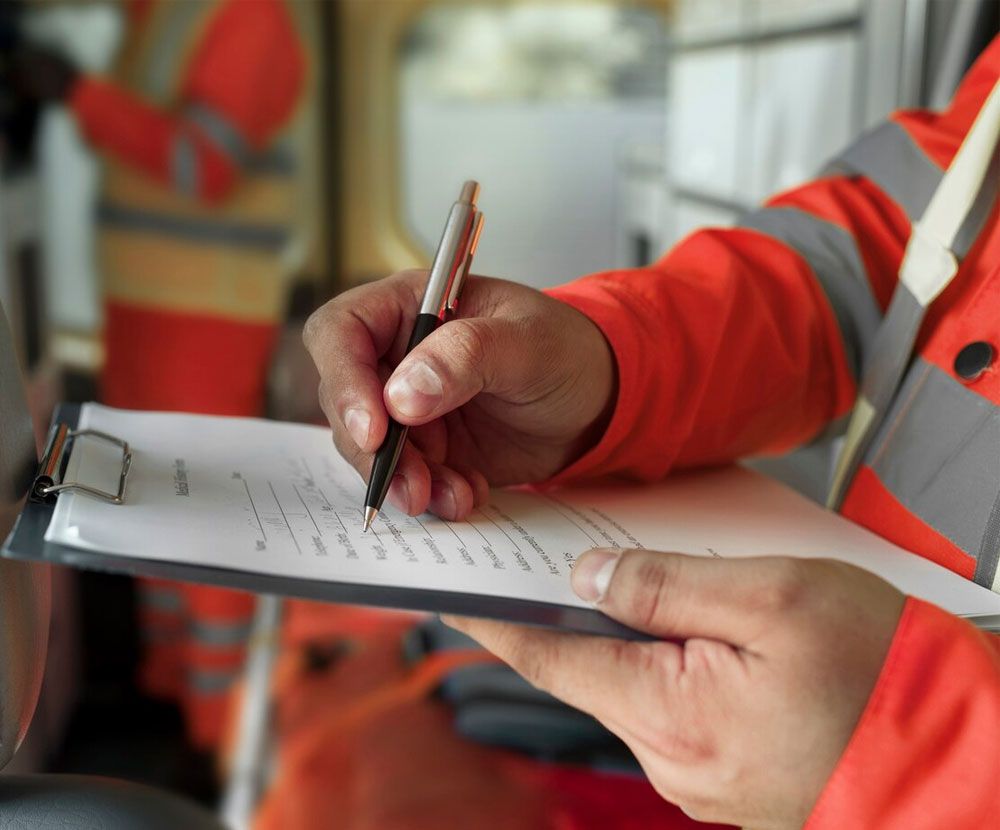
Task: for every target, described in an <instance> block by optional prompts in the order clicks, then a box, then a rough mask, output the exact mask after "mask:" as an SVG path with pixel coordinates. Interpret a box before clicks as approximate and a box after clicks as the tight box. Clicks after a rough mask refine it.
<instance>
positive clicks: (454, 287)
mask: <svg viewBox="0 0 1000 830" xmlns="http://www.w3.org/2000/svg"><path fill="white" fill-rule="evenodd" d="M472 221H473V225H472V233H471V234H470V235H469V250H468V251H467V252H466V254H465V258H464V260H463V261H462V266H461V268H459V270H458V273H457V274H455V279H454V281H453V282H452V284H451V291H450V292H449V294H448V300H447V302H446V303H445V313H446V314H447V315H449V316H454V315H455V314H456V313H457V312H458V301H459V299H460V298H461V296H462V289H463V288H464V287H465V280H466V277H468V276H469V269H470V268H471V267H472V257H473V256H474V255H475V253H476V248H478V247H479V236H480V234H481V233H482V232H483V214H482V212H481V211H478V210H477V211H476V215H475V217H474V218H473V220H472Z"/></svg>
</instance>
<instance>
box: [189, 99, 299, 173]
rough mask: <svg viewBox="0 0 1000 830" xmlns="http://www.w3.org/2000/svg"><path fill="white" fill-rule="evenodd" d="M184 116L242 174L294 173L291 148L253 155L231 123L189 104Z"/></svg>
mask: <svg viewBox="0 0 1000 830" xmlns="http://www.w3.org/2000/svg"><path fill="white" fill-rule="evenodd" d="M184 115H185V117H186V118H187V120H188V121H190V122H191V123H192V124H194V125H196V126H197V127H198V129H200V130H201V131H202V132H203V133H204V134H205V135H206V136H207V137H208V139H209V140H210V141H212V143H213V144H215V145H216V146H217V147H218V148H219V149H220V150H221V151H222V152H223V153H225V154H226V155H227V156H229V158H230V159H232V161H233V163H234V164H236V165H238V166H239V167H241V168H243V169H244V170H246V171H248V172H252V173H274V174H284V175H290V174H291V173H293V172H294V171H295V159H294V157H293V156H292V153H291V150H290V148H288V147H287V146H282V145H278V146H276V147H273V148H272V149H270V150H267V151H264V152H260V153H258V152H255V151H254V149H253V148H252V147H251V146H250V145H249V143H247V141H246V139H245V138H244V137H243V134H242V133H241V132H240V131H239V129H238V128H237V127H235V126H234V125H233V123H232V121H230V120H229V119H228V118H227V117H226V116H225V115H223V114H222V113H220V112H219V111H218V110H215V109H213V108H212V107H209V106H208V105H207V104H191V105H190V106H188V107H186V108H185V110H184Z"/></svg>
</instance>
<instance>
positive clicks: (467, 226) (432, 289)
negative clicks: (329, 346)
mask: <svg viewBox="0 0 1000 830" xmlns="http://www.w3.org/2000/svg"><path fill="white" fill-rule="evenodd" d="M478 198H479V184H478V183H477V182H474V181H467V182H466V183H465V184H464V185H462V192H461V194H459V197H458V201H457V202H455V204H453V205H452V206H451V212H450V213H449V214H448V221H447V222H446V223H445V226H444V233H442V234H441V241H440V242H439V243H438V247H437V253H435V254H434V263H433V264H432V265H431V270H430V273H429V274H428V275H427V286H426V287H425V288H424V297H423V300H422V302H421V303H420V311H419V313H418V314H417V319H416V320H415V321H414V323H413V333H412V334H411V335H410V342H409V344H408V345H407V347H406V353H407V354H409V353H410V352H411V351H413V349H415V348H416V347H417V345H418V344H419V343H420V341H422V340H423V339H424V338H425V337H427V335H429V334H430V333H431V332H433V331H434V330H435V329H436V328H437V327H438V326H439V325H441V323H444V322H445V321H446V320H448V319H449V318H450V317H451V316H452V315H454V314H455V310H456V309H457V307H458V298H459V295H460V294H461V293H462V286H463V285H464V284H465V279H466V277H467V276H468V275H469V267H470V265H471V264H472V256H473V254H475V252H476V246H477V245H478V244H479V235H480V233H481V232H482V230H483V214H482V213H481V212H480V211H479V210H477V209H476V201H477V199H478ZM406 433H407V428H406V427H405V426H403V425H402V424H399V423H396V421H394V420H393V419H392V418H390V419H389V429H388V431H387V432H386V435H385V440H384V441H383V442H382V446H380V447H379V448H378V451H377V452H376V453H375V462H374V463H373V464H372V472H371V476H369V478H368V492H367V493H365V531H367V530H368V528H370V527H371V525H372V522H373V521H375V517H376V516H377V515H378V511H379V510H381V509H382V502H383V501H385V494H386V493H387V492H388V491H389V484H390V483H391V482H392V477H393V475H394V474H395V472H396V464H397V463H398V462H399V454H400V452H402V450H403V444H404V443H405V442H406Z"/></svg>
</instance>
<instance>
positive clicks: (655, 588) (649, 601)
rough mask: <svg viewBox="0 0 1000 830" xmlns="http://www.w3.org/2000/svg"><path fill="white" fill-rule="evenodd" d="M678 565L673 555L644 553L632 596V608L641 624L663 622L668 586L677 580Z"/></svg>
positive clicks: (636, 573) (635, 578)
mask: <svg viewBox="0 0 1000 830" xmlns="http://www.w3.org/2000/svg"><path fill="white" fill-rule="evenodd" d="M625 555H626V556H627V555H628V554H625ZM677 567H678V564H677V560H675V559H673V558H672V557H666V556H657V555H656V554H644V555H642V558H641V560H640V562H639V565H638V567H637V568H636V570H635V575H634V579H633V584H634V586H635V587H634V588H633V596H632V598H631V604H632V610H633V612H634V613H635V615H636V620H637V621H638V623H639V625H640V626H645V627H647V628H648V627H650V626H652V625H653V624H654V623H656V622H663V620H664V618H665V616H666V613H667V609H668V601H667V594H668V586H669V585H671V584H672V583H673V582H674V581H675V575H676V570H677Z"/></svg>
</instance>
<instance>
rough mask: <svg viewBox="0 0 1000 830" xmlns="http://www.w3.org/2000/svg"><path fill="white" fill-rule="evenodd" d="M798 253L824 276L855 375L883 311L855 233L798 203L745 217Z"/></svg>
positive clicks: (754, 227) (752, 226)
mask: <svg viewBox="0 0 1000 830" xmlns="http://www.w3.org/2000/svg"><path fill="white" fill-rule="evenodd" d="M740 227H743V228H749V229H751V230H755V231H758V232H760V233H763V234H766V235H767V236H770V237H772V238H774V239H777V240H779V241H781V242H783V243H784V244H786V245H787V246H788V247H790V248H792V249H793V250H795V251H797V252H798V253H799V254H800V255H801V256H802V257H803V259H805V261H806V262H807V263H809V267H810V268H811V269H812V271H813V273H814V274H815V275H816V278H817V280H819V283H820V286H821V287H822V289H823V293H824V294H826V297H827V299H828V300H829V301H830V306H831V307H832V308H833V313H834V315H835V316H836V318H837V323H838V325H839V328H840V333H841V336H842V337H843V340H844V348H845V350H846V352H847V358H848V363H849V364H850V365H851V367H852V368H853V369H854V374H855V377H859V376H860V373H861V364H862V362H863V360H864V358H865V355H867V354H868V353H869V350H870V347H871V344H872V341H873V339H874V337H875V332H876V331H877V330H878V326H879V323H880V321H881V319H882V314H881V312H880V310H879V307H878V304H877V303H876V302H875V297H874V295H873V294H872V290H871V286H870V285H869V282H868V274H867V272H866V271H865V266H864V262H863V261H862V259H861V254H860V252H859V251H858V246H857V243H856V242H855V240H854V237H853V236H851V234H850V233H849V232H848V231H846V230H845V229H844V228H842V227H840V226H839V225H835V224H833V223H832V222H827V221H826V220H825V219H820V218H819V217H818V216H813V215H812V214H811V213H807V212H806V211H804V210H800V209H798V208H792V207H769V208H762V209H760V210H757V211H754V212H753V213H751V214H749V215H748V216H745V217H744V218H743V219H741V220H740Z"/></svg>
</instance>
